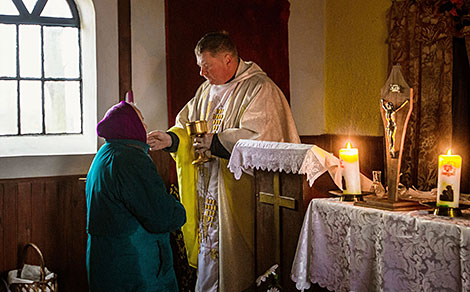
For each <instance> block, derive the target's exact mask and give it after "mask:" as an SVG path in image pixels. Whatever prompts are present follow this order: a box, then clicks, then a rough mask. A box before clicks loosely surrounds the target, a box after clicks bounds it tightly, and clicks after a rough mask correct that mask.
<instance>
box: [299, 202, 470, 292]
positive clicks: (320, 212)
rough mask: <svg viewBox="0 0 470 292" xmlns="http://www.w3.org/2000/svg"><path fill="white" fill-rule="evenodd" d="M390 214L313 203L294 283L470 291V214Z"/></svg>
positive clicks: (342, 204) (302, 285)
mask: <svg viewBox="0 0 470 292" xmlns="http://www.w3.org/2000/svg"><path fill="white" fill-rule="evenodd" d="M463 212H464V217H461V218H448V217H440V216H434V215H432V214H429V212H428V211H423V210H422V211H411V212H391V211H383V210H376V209H371V208H365V207H358V206H354V205H353V204H352V203H349V202H340V201H338V199H337V198H334V199H313V200H312V201H311V202H310V205H309V207H308V210H307V212H306V214H305V218H304V223H303V226H302V230H301V233H300V237H299V242H298V246H297V251H296V255H295V258H294V263H293V265H292V270H291V279H292V280H293V281H294V282H295V283H296V287H297V289H298V290H304V289H308V288H309V287H310V283H318V284H319V285H320V286H322V287H326V288H327V289H328V290H332V291H336V292H341V291H354V292H361V291H464V292H468V291H470V213H469V212H468V210H463Z"/></svg>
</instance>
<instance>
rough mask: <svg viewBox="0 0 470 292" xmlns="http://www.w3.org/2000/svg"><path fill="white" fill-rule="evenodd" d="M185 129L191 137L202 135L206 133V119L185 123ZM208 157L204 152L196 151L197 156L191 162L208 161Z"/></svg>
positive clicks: (201, 162) (200, 162) (197, 163)
mask: <svg viewBox="0 0 470 292" xmlns="http://www.w3.org/2000/svg"><path fill="white" fill-rule="evenodd" d="M186 131H187V132H188V135H189V136H191V138H193V139H194V137H202V136H203V135H204V134H206V133H207V121H203V120H199V121H194V122H189V123H186ZM209 160H210V158H209V157H207V156H206V155H205V154H204V152H202V153H199V152H198V153H197V157H196V159H195V160H193V164H195V165H199V164H203V163H205V162H207V161H209Z"/></svg>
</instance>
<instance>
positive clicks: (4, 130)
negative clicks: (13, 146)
mask: <svg viewBox="0 0 470 292" xmlns="http://www.w3.org/2000/svg"><path fill="white" fill-rule="evenodd" d="M17 86H18V82H17V81H11V80H1V81H0V92H1V94H0V104H1V105H2V106H0V135H8V134H10V135H11V134H15V135H16V134H18V106H17V105H18V98H17Z"/></svg>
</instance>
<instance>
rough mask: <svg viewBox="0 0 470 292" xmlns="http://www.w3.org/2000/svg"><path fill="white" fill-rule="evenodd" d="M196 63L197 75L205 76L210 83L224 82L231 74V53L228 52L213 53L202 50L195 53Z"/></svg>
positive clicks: (232, 72) (232, 71)
mask: <svg viewBox="0 0 470 292" xmlns="http://www.w3.org/2000/svg"><path fill="white" fill-rule="evenodd" d="M196 59H197V65H198V66H199V68H201V69H200V71H199V75H201V76H202V77H204V78H206V79H207V80H208V81H209V83H210V84H214V85H219V84H224V83H225V82H227V81H228V80H230V78H232V76H233V74H235V72H234V70H233V68H232V67H233V66H231V62H232V59H233V57H232V55H230V54H229V53H218V54H215V55H213V54H212V53H210V52H202V53H201V54H200V55H196Z"/></svg>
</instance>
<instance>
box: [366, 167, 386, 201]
mask: <svg viewBox="0 0 470 292" xmlns="http://www.w3.org/2000/svg"><path fill="white" fill-rule="evenodd" d="M370 191H371V192H373V193H375V195H376V196H377V197H378V198H382V197H384V196H385V189H384V187H383V185H382V172H381V171H380V170H374V171H372V186H371V187H370Z"/></svg>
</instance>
